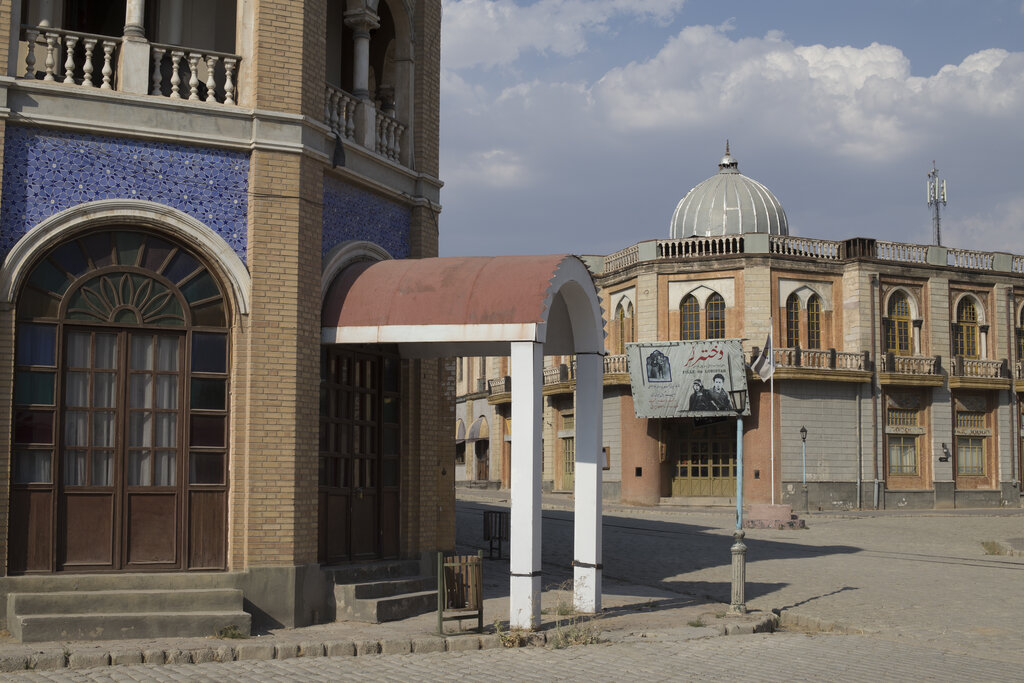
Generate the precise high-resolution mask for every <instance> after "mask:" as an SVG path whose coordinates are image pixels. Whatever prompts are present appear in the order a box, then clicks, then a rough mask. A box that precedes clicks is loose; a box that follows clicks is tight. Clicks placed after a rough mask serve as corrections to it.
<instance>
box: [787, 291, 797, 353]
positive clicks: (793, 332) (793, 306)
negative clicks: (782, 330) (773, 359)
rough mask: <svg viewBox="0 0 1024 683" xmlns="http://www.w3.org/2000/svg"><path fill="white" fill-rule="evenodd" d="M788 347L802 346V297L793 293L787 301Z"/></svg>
mask: <svg viewBox="0 0 1024 683" xmlns="http://www.w3.org/2000/svg"><path fill="white" fill-rule="evenodd" d="M786 346H787V347H788V348H791V349H793V348H796V347H797V346H800V297H798V296H797V295H796V292H793V293H792V294H790V295H789V298H788V299H786Z"/></svg>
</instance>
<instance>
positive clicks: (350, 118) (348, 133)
mask: <svg viewBox="0 0 1024 683" xmlns="http://www.w3.org/2000/svg"><path fill="white" fill-rule="evenodd" d="M345 137H346V138H348V139H349V140H354V139H355V137H356V101H355V100H353V99H352V98H351V97H349V96H347V95H346V96H345Z"/></svg>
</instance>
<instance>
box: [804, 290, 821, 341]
mask: <svg viewBox="0 0 1024 683" xmlns="http://www.w3.org/2000/svg"><path fill="white" fill-rule="evenodd" d="M807 348H809V349H820V348H821V297H819V296H818V295H817V294H813V295H811V298H810V299H808V300H807Z"/></svg>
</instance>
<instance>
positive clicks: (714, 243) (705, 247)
mask: <svg viewBox="0 0 1024 683" xmlns="http://www.w3.org/2000/svg"><path fill="white" fill-rule="evenodd" d="M742 253H743V238H742V237H740V236H739V235H729V236H726V237H687V238H686V239H672V240H658V258H679V257H685V256H719V255H722V254H742Z"/></svg>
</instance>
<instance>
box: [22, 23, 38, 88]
mask: <svg viewBox="0 0 1024 683" xmlns="http://www.w3.org/2000/svg"><path fill="white" fill-rule="evenodd" d="M38 38H39V31H33V30H32V29H25V40H26V41H28V46H27V47H28V51H27V52H26V53H25V78H35V77H36V40H37V39H38Z"/></svg>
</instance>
